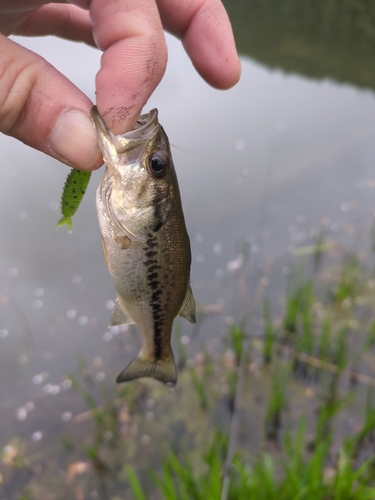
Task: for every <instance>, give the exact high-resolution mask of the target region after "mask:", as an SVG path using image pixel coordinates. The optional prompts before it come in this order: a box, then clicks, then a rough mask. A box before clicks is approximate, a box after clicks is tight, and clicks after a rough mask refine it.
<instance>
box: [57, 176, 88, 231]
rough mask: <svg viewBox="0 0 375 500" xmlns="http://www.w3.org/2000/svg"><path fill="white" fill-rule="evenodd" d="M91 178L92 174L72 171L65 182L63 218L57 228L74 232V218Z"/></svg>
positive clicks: (62, 199) (62, 198)
mask: <svg viewBox="0 0 375 500" xmlns="http://www.w3.org/2000/svg"><path fill="white" fill-rule="evenodd" d="M90 177H91V172H84V171H82V170H76V169H75V168H73V169H72V170H71V172H70V174H69V175H68V177H67V179H66V181H65V185H64V189H63V193H62V196H61V213H62V215H63V217H62V218H61V219H60V220H59V222H58V223H57V225H56V228H59V227H61V226H68V228H69V230H70V231H71V230H72V226H73V223H72V217H73V215H74V214H75V213H76V211H77V209H78V207H79V204H80V203H81V201H82V198H83V195H84V194H85V192H86V189H87V185H88V183H89V180H90Z"/></svg>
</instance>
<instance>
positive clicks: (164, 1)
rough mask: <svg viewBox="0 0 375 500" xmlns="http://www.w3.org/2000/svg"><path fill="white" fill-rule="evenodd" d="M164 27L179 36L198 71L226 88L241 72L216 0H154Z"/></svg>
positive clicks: (221, 87) (225, 20) (228, 27)
mask: <svg viewBox="0 0 375 500" xmlns="http://www.w3.org/2000/svg"><path fill="white" fill-rule="evenodd" d="M157 2H158V6H159V11H160V16H161V19H162V22H163V26H164V28H165V29H166V30H167V31H169V32H170V33H172V34H173V35H176V36H177V37H178V38H181V40H182V43H183V45H184V47H185V50H186V52H187V53H188V54H189V57H190V58H191V60H192V62H193V64H194V67H195V68H196V70H197V71H198V72H199V74H200V75H201V76H202V77H203V78H204V79H205V80H206V81H207V82H208V83H209V84H211V85H213V86H214V87H217V88H220V89H227V88H230V87H232V86H233V85H235V84H236V83H237V82H238V80H239V78H240V75H241V65H240V62H239V59H238V55H237V51H236V46H235V41H234V37H233V32H232V28H231V24H230V21H229V18H228V15H227V13H226V11H225V9H224V6H223V4H222V3H221V2H220V0H191V1H184V0H157Z"/></svg>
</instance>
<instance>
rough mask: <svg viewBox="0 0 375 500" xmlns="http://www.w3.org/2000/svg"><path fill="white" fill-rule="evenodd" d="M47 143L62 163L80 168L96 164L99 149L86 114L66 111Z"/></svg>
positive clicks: (90, 167)
mask: <svg viewBox="0 0 375 500" xmlns="http://www.w3.org/2000/svg"><path fill="white" fill-rule="evenodd" d="M49 145H50V148H51V149H52V151H53V152H54V153H55V155H56V156H57V157H59V158H60V159H61V160H62V161H64V163H68V164H69V165H70V166H72V167H76V168H79V169H82V170H89V169H92V168H93V167H94V166H98V165H97V162H98V158H99V156H100V150H99V147H98V144H97V141H96V135H95V130H94V127H93V124H92V122H91V119H90V117H89V116H88V115H86V114H85V113H83V112H82V111H78V110H70V111H66V112H65V113H64V114H63V115H61V117H60V118H59V120H58V121H57V123H56V125H55V127H54V129H53V130H52V132H51V134H50V137H49Z"/></svg>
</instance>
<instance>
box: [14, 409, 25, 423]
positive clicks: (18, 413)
mask: <svg viewBox="0 0 375 500" xmlns="http://www.w3.org/2000/svg"><path fill="white" fill-rule="evenodd" d="M16 418H17V420H19V421H20V422H22V421H23V420H26V418H27V410H26V408H17V411H16Z"/></svg>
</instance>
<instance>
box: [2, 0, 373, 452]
mask: <svg viewBox="0 0 375 500" xmlns="http://www.w3.org/2000/svg"><path fill="white" fill-rule="evenodd" d="M264 3H267V2H263V3H262V2H258V3H256V2H254V11H253V12H250V11H248V7H246V5H245V3H243V2H237V3H236V2H231V3H230V2H229V0H228V9H229V12H230V14H231V15H232V16H233V20H234V22H235V26H234V27H235V32H236V36H237V39H238V45H239V49H240V51H241V61H242V67H243V73H242V78H241V81H240V83H239V84H238V85H237V86H236V87H235V88H234V89H232V90H230V91H227V92H221V91H217V90H214V89H212V88H210V87H209V86H207V85H206V84H205V83H204V82H203V81H202V80H201V79H200V77H199V76H198V75H197V74H196V72H195V70H194V68H193V67H192V65H191V63H190V61H189V59H188V58H187V56H186V55H185V53H184V52H183V49H182V48H181V46H180V43H179V42H178V41H177V40H175V39H174V38H172V37H170V36H167V41H168V47H169V64H168V69H167V72H166V75H165V77H164V79H163V81H162V83H161V84H160V86H159V87H158V89H157V90H156V91H155V93H154V95H153V96H152V97H151V99H150V101H149V103H148V104H147V107H146V108H145V111H148V110H149V109H151V108H153V107H157V108H158V109H159V116H160V121H161V123H162V125H163V127H164V128H165V130H166V132H167V134H168V136H169V139H170V142H171V143H172V145H173V149H172V152H173V156H174V161H175V165H176V169H177V174H178V177H179V183H180V189H181V195H182V200H183V206H184V211H185V218H186V222H187V227H188V231H189V234H190V238H191V243H192V253H193V262H192V289H193V291H194V295H195V297H196V300H197V302H198V303H199V304H200V305H202V306H207V305H212V304H217V305H219V306H220V307H221V308H222V313H221V314H216V315H213V316H212V317H210V318H209V320H208V321H206V322H205V323H204V325H203V327H202V328H201V329H200V331H199V335H200V341H203V342H204V341H206V340H208V339H213V338H215V337H217V336H219V335H220V334H221V333H222V332H223V331H224V330H225V328H226V325H227V322H228V317H235V318H236V319H238V320H239V319H241V310H240V307H239V305H238V301H237V298H236V294H235V293H234V292H233V290H232V283H233V273H234V271H235V270H236V269H237V268H238V267H239V266H240V265H241V262H242V261H241V253H242V252H243V248H244V242H245V243H246V245H247V246H248V248H249V250H250V254H251V259H252V262H253V268H252V269H253V271H252V272H253V273H255V274H256V271H257V269H261V268H262V267H263V266H264V264H265V263H266V261H267V260H268V259H270V258H278V257H279V256H281V255H285V254H286V253H287V252H288V251H290V250H291V249H293V248H294V247H295V246H296V245H301V244H309V243H310V242H311V239H312V238H314V237H315V236H316V235H317V234H318V232H319V231H320V229H321V228H322V227H324V228H325V229H326V231H327V232H328V233H332V234H334V235H335V237H336V238H337V239H338V240H339V241H342V242H345V241H346V242H349V244H351V245H356V244H357V241H359V240H360V239H361V234H362V233H365V232H366V231H367V230H368V226H369V224H370V223H371V221H372V217H373V211H374V204H375V162H374V158H375V140H374V138H375V98H374V93H373V90H372V83H373V81H372V77H371V75H362V76H363V77H361V79H358V80H357V81H356V78H355V76H353V74H352V73H354V72H351V71H350V72H349V71H348V72H347V73H346V72H345V71H344V69H343V68H344V65H345V64H347V65H348V64H349V66H350V61H351V60H352V59H350V54H349V52H350V51H349V49H347V47H349V46H350V43H349V42H350V40H347V41H346V43H344V42H345V39H343V40H342V41H341V42H342V43H341V45H340V47H341V49H340V47H339V48H337V46H336V45H335V47H334V49H332V51H330V49H328V48H327V54H325V53H324V50H323V49H324V47H325V45H324V43H326V44H327V47H330V45H329V43H330V40H331V38H334V37H333V35H332V30H333V28H332V27H330V26H329V25H328V28H327V30H328V31H327V32H328V33H330V34H331V36H328V35H327V34H326V35H325V37H326V38H323V39H319V40H320V45H319V47H318V44H314V43H312V44H311V46H308V44H307V42H306V40H302V39H301V38H300V32H301V33H304V32H305V33H307V34H306V39H308V36H307V35H309V34H310V35H311V37H310V38H311V39H312V40H314V41H316V37H314V36H315V35H316V34H314V33H313V32H309V31H308V29H307V28H306V30H304V27H303V26H301V27H300V32H299V31H298V30H297V29H296V26H298V23H296V24H291V25H290V26H289V25H284V24H282V22H283V19H284V18H283V17H282V16H281V15H280V16H279V24H277V23H278V20H277V18H276V17H275V16H274V17H273V19H272V20H269V19H267V20H265V17H264V16H265V12H264V11H263V10H261V9H260V7H259V6H260V5H261V4H264ZM273 3H274V2H268V3H267V5H268V7H267V8H268V12H269V11H270V10H271V9H272V8H273V6H272V4H273ZM282 3H283V4H285V5H287V6H289V7H288V8H289V9H292V10H293V9H294V6H293V5H294V4H293V2H282ZM326 3H328V2H326ZM258 4H259V5H258ZM256 6H258V7H259V8H258V10H257V9H256V8H255V7H256ZM236 9H237V10H236ZM244 9H245V10H244ZM266 11H267V9H266ZM236 12H239V13H240V14H239V15H238V14H236ZM241 12H242V17H241ZM236 16H237V17H238V18H239V19H240V21H241V23H242V24H240V22H238V23H237V21H235V19H237V18H236ZM257 16H258V17H257ZM296 16H297V19H298V13H296ZM256 19H258V20H263V21H264V25H263V24H261V23H260V21H259V25H260V26H258V28H257V31H256V33H257V36H258V39H257V40H258V42H256V41H255V33H254V31H251V30H252V29H253V30H255V26H256V25H257V23H256V22H255V21H256ZM244 20H248V21H249V22H248V23H246V22H244ZM271 21H272V22H271ZM327 22H328V21H327ZM342 22H344V21H342ZM275 23H276V24H275ZM275 25H277V26H278V30H279V31H275ZM262 27H263V31H262ZM288 29H289V30H290V31H288ZM267 30H268V31H267ZM322 30H323V28H322ZM372 30H374V28H372ZM323 31H324V30H323ZM269 32H270V33H273V34H274V38H273V42H274V44H275V45H274V47H272V45H271V41H268V42H269V43H268V42H267V43H268V45H267V44H266V43H265V42H264V41H263V39H261V36H263V37H264V38H265V39H266V38H267V37H266V36H265V34H266V33H269ZM247 35H248V37H247ZM250 35H251V36H250ZM287 35H288V36H287ZM292 35H293V36H292ZM278 36H279V37H278ZM15 40H16V41H17V42H19V43H21V44H22V45H25V46H27V47H28V48H30V49H31V50H34V51H36V52H38V53H39V54H41V55H42V56H44V57H45V58H46V59H47V60H48V61H50V62H51V63H52V64H54V65H55V66H56V67H57V68H58V69H60V70H61V71H62V72H63V73H64V74H65V75H66V76H68V77H69V78H70V79H71V80H72V81H73V82H74V83H76V85H77V86H78V87H79V88H81V89H82V90H83V91H84V92H85V93H87V95H88V96H89V97H90V98H91V99H92V100H94V76H95V73H96V71H97V69H98V67H99V59H100V53H99V52H97V51H95V50H93V49H91V48H88V47H85V46H84V45H77V44H72V43H68V42H63V41H61V40H58V39H54V38H53V39H48V41H47V40H46V39H44V38H41V39H31V40H28V39H22V38H17V37H16V38H15ZM336 41H337V40H336ZM365 41H366V40H365ZM263 42H264V43H263ZM257 44H258V45H257ZM363 44H364V46H365V47H366V51H365V52H366V54H365V55H366V58H365V57H364V56H363V61H364V63H363V66H361V68H362V70H363V71H362V73H365V69H363V68H364V64H367V66H366V67H367V68H368V67H369V66H368V61H370V60H372V66H373V67H375V66H374V64H373V63H374V59H371V58H370V55H371V51H370V49H369V47H370V46H371V43H370V42H368V43H367V45H366V44H365V42H363ZM353 45H355V44H354V42H353ZM357 45H359V43H358V44H357ZM249 47H250V48H249ZM322 47H323V48H322ZM252 48H253V49H252ZM370 48H371V47H370ZM273 49H274V50H273ZM292 49H293V50H292ZM340 50H341V52H340ZM359 50H360V49H358V51H359ZM319 51H320V52H319ZM335 51H336V52H335ZM323 53H324V57H325V59H324V57H323V55H322V54H323ZM338 53H340V54H341V55H342V56H343V57H342V61H340V60H339V57H338V56H337V54H338ZM249 56H251V57H253V59H251V58H250V57H249ZM310 56H311V58H310ZM374 57H375V50H374V51H373V53H372V58H374ZM355 58H358V52H355V53H354V55H353V59H355ZM323 59H324V61H323ZM83 61H84V64H82V62H83ZM316 61H321V64H320V65H319V64H317V63H316ZM330 61H335V64H330ZM348 61H349V63H348ZM323 62H324V64H323ZM341 63H342V66H340V64H341ZM314 68H315V72H314ZM330 69H331V70H332V71H330ZM349 73H350V74H349ZM358 78H359V77H358ZM0 149H1V152H2V154H1V160H0V162H1V168H0V234H1V238H0V420H1V421H2V422H3V425H2V429H1V434H0V446H4V445H5V444H6V443H7V440H8V439H10V438H11V437H12V436H13V435H15V434H17V435H22V436H23V437H24V438H25V439H30V440H34V441H38V440H40V439H47V438H48V436H51V435H53V433H54V432H55V429H56V427H58V426H62V425H63V422H62V421H61V415H62V414H65V415H68V413H67V412H69V411H70V408H69V404H68V403H67V401H68V398H65V397H63V394H64V391H66V390H67V389H68V388H69V383H68V382H66V374H67V373H68V372H75V371H76V369H77V363H78V361H77V360H78V359H79V357H80V356H83V357H84V358H85V359H86V362H87V364H88V365H89V366H91V367H92V368H93V370H94V372H95V373H96V378H97V380H103V379H106V380H110V381H113V383H114V378H115V376H116V375H117V374H118V373H119V372H120V371H121V370H122V368H124V366H125V364H126V363H127V362H128V361H129V360H130V359H131V358H132V357H133V356H134V355H135V354H136V352H137V350H138V348H139V345H140V342H139V339H138V338H137V336H136V335H133V336H132V337H131V341H132V342H131V343H130V344H129V345H127V346H126V352H125V351H124V350H123V349H122V344H121V343H120V342H119V337H121V335H122V332H121V331H120V332H119V331H116V330H112V331H110V330H108V328H107V325H108V321H109V317H110V310H111V308H112V306H113V302H112V301H113V300H114V298H115V293H114V287H113V284H112V280H111V277H110V275H109V273H108V271H107V268H106V265H105V262H104V258H103V253H102V245H101V239H100V234H99V229H98V222H97V216H96V210H95V191H96V188H97V186H98V184H99V182H100V179H101V176H102V175H103V169H101V170H99V171H98V172H95V173H94V174H93V176H92V179H91V182H90V186H89V189H88V191H87V194H86V196H85V197H84V200H83V202H82V205H81V207H80V208H79V210H78V212H77V214H76V216H75V217H74V220H73V233H72V234H69V233H68V231H67V230H66V229H65V228H62V229H60V230H59V231H56V230H55V225H56V223H57V221H58V220H59V216H60V212H59V199H60V196H61V192H62V187H63V184H64V181H65V178H66V176H67V173H68V169H67V167H65V166H64V165H62V164H59V163H58V162H56V161H54V160H52V159H51V158H49V157H46V156H44V155H43V154H41V153H39V152H36V151H34V150H32V149H30V148H28V147H26V146H24V145H22V144H20V143H19V142H17V141H16V140H14V139H11V138H9V137H5V136H0ZM353 234H355V235H356V237H355V239H353ZM252 284H253V282H252V281H251V276H250V277H249V288H250V289H251V287H252ZM267 286H268V287H270V288H272V280H271V282H270V283H269V284H268V285H267ZM278 291H279V292H281V288H280V286H279V285H277V287H276V288H273V293H274V294H275V293H276V294H277V293H278ZM180 324H181V331H182V334H184V335H190V334H191V332H192V327H191V326H190V325H189V324H188V323H187V322H185V321H183V322H181V323H180ZM119 345H121V349H120V351H119ZM59 398H60V400H59ZM62 398H63V399H62ZM62 401H63V402H64V403H62ZM38 405H42V407H43V408H45V409H47V411H48V419H47V418H46V419H40V418H38V419H36V418H34V417H33V415H34V410H35V408H36V407H37V406H38Z"/></svg>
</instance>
